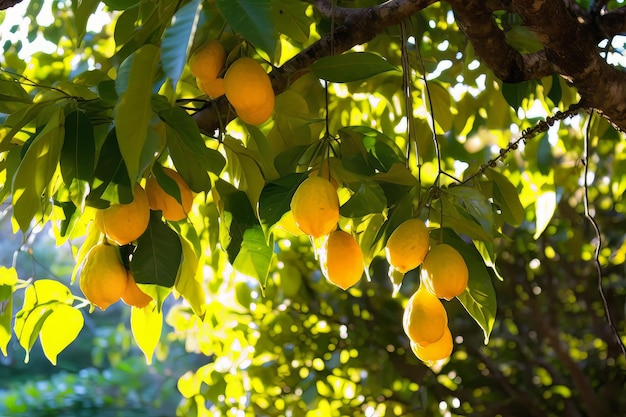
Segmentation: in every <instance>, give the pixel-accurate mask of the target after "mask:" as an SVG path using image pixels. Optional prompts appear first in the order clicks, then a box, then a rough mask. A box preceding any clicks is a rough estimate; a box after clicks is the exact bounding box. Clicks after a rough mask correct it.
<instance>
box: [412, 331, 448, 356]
mask: <svg viewBox="0 0 626 417" xmlns="http://www.w3.org/2000/svg"><path fill="white" fill-rule="evenodd" d="M411 350H413V353H415V356H417V357H418V358H419V359H420V360H422V361H424V362H426V363H429V362H435V361H439V360H442V359H445V358H447V357H449V356H450V355H451V354H452V334H451V333H450V329H449V328H448V327H447V326H446V329H445V331H444V333H443V336H442V337H441V339H439V340H437V341H436V342H434V343H431V344H430V345H428V346H422V345H419V344H417V343H414V342H411Z"/></svg>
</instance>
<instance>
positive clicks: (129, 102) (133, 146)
mask: <svg viewBox="0 0 626 417" xmlns="http://www.w3.org/2000/svg"><path fill="white" fill-rule="evenodd" d="M129 59H132V62H131V65H130V74H129V76H128V88H127V89H126V91H125V92H124V94H123V95H122V98H121V100H120V104H119V106H118V108H117V109H116V112H115V130H116V133H117V142H118V144H119V148H120V152H121V153H122V157H123V158H124V162H125V163H126V169H127V171H128V177H129V178H130V180H131V182H132V183H134V182H135V181H136V180H137V179H138V178H139V176H140V175H141V172H140V160H141V155H142V151H143V148H144V144H145V143H146V139H147V137H148V126H149V125H150V119H151V118H152V107H151V98H152V87H153V85H154V79H155V75H156V71H157V68H158V63H159V48H157V47H156V46H154V45H144V46H142V47H141V48H139V49H138V50H137V52H135V54H134V55H133V56H132V57H131V58H129Z"/></svg>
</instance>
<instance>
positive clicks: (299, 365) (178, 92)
mask: <svg viewBox="0 0 626 417" xmlns="http://www.w3.org/2000/svg"><path fill="white" fill-rule="evenodd" d="M533 3H537V4H539V6H540V7H539V6H538V8H537V7H531V5H532V4H533ZM586 3H587V2H585V1H584V0H581V1H577V2H571V1H553V2H548V1H540V2H530V1H524V0H513V1H510V2H499V1H494V2H482V1H462V0H458V1H456V0H454V1H449V2H446V3H444V2H439V1H433V0H430V1H427V0H422V1H409V0H391V1H388V2H385V3H381V4H378V2H376V1H373V0H352V1H336V2H330V1H325V0H314V1H300V0H204V1H201V0H184V1H182V0H181V1H152V0H133V1H120V0H104V1H99V0H82V1H78V0H73V1H69V0H68V1H50V2H46V1H38V0H31V1H29V2H28V1H27V2H24V3H23V4H20V5H19V6H16V7H14V8H12V9H8V10H7V11H6V12H3V13H2V14H0V21H1V22H2V23H1V26H0V30H1V32H0V33H2V36H3V39H2V42H1V44H2V47H3V49H4V55H3V57H2V58H0V65H1V70H0V120H1V121H2V126H1V127H0V201H2V202H3V204H4V206H5V207H6V208H7V210H6V211H5V212H6V213H7V215H10V216H11V217H12V221H13V229H14V232H15V233H22V234H23V235H24V236H25V239H24V245H23V246H22V248H21V249H24V248H27V247H28V245H29V243H28V239H26V237H27V236H29V235H30V234H32V233H36V232H37V231H39V230H41V229H42V228H43V227H44V226H46V225H49V227H51V230H52V233H53V234H54V237H55V239H56V242H57V244H58V245H67V246H69V247H70V248H71V250H72V252H73V254H74V255H75V260H76V268H75V269H74V272H73V274H72V281H74V282H73V283H72V284H70V285H66V283H62V282H59V281H57V280H54V279H50V277H40V276H34V277H24V276H18V275H17V273H16V270H15V268H14V267H15V265H12V266H9V265H7V266H6V267H2V269H0V349H2V352H3V354H5V355H6V354H7V346H8V345H9V343H10V341H11V340H17V341H19V344H20V345H21V346H22V347H23V348H24V350H25V351H26V360H28V352H29V351H30V350H31V349H32V348H33V346H35V343H36V342H37V340H40V343H41V346H42V348H43V351H44V352H45V354H46V356H47V357H48V358H49V359H50V361H51V362H55V361H57V356H59V359H58V360H62V358H63V353H62V352H63V350H64V348H65V347H67V346H68V344H70V343H71V342H72V340H74V338H76V336H77V334H78V333H79V332H80V330H81V328H82V327H83V325H84V315H88V314H94V315H95V314H98V312H94V311H93V306H91V304H90V303H89V301H88V300H86V299H85V298H83V296H82V294H80V293H79V291H78V288H77V287H78V286H77V282H76V279H77V276H79V274H80V272H81V271H80V265H81V263H82V262H83V260H84V259H85V256H86V254H87V253H88V251H89V249H91V248H92V247H94V246H95V245H97V244H99V243H101V242H102V241H103V240H104V236H103V234H102V233H101V231H100V230H99V229H98V228H97V227H95V221H94V219H95V217H96V213H98V212H99V210H103V209H106V208H107V207H109V206H111V205H117V204H128V203H130V202H131V201H133V199H134V191H133V190H134V189H135V185H136V183H142V184H145V182H146V180H148V178H150V181H153V182H154V181H155V182H156V183H158V186H160V187H161V188H162V190H163V191H164V192H165V193H167V194H169V196H171V197H172V198H173V199H175V200H176V202H178V203H184V204H183V206H185V205H186V204H187V203H186V201H185V200H186V198H187V196H188V194H187V192H185V193H183V189H182V188H181V186H180V183H179V181H178V179H177V180H176V181H175V180H174V179H173V177H172V176H171V175H170V170H171V169H175V170H176V171H177V172H178V173H179V174H180V177H182V179H183V181H184V183H185V184H187V185H188V187H189V188H190V189H191V190H192V191H193V193H194V200H193V205H192V208H191V210H187V209H185V210H184V211H185V213H184V214H186V216H183V218H182V219H180V220H166V219H164V218H163V213H162V212H161V211H160V210H156V209H154V207H152V210H151V211H150V213H149V221H148V224H147V226H146V228H145V232H143V234H141V236H140V237H139V238H138V239H136V240H134V241H133V242H131V243H129V244H127V245H123V246H121V247H119V249H118V248H117V246H116V250H118V251H119V253H120V256H121V258H122V261H123V263H124V264H125V267H126V268H127V269H128V270H129V271H131V272H132V275H133V277H134V279H135V281H136V282H137V284H138V285H139V287H140V289H141V290H142V291H144V292H146V293H147V294H149V295H150V297H151V298H152V299H153V301H152V302H151V303H150V304H148V306H146V307H143V308H136V307H132V308H131V307H129V306H124V308H128V309H131V313H130V327H131V329H132V331H133V335H134V338H135V340H136V342H137V345H138V346H139V347H140V348H141V350H142V351H143V352H144V353H145V356H146V360H147V361H148V362H151V361H152V358H153V355H154V351H155V349H157V346H159V345H165V346H166V345H167V343H168V340H172V339H175V338H182V339H185V340H186V346H187V348H188V349H189V350H190V351H194V352H199V353H202V354H204V355H206V358H207V361H206V364H205V365H203V366H202V367H200V368H199V369H191V370H188V371H186V372H185V373H184V374H181V375H178V377H179V378H180V379H179V380H178V389H179V390H180V393H181V394H182V397H183V400H182V401H181V404H180V407H179V410H178V412H179V414H180V415H190V416H195V415H198V416H203V415H209V413H210V412H213V413H214V414H215V415H292V416H309V415H311V416H312V415H368V416H370V415H435V414H437V413H440V414H441V415H444V414H445V413H450V414H447V415H525V416H526V415H536V416H544V415H563V414H568V415H589V416H603V415H609V414H619V412H620V411H621V412H623V411H625V410H626V402H625V401H626V399H624V398H623V396H620V395H617V394H619V393H621V390H623V386H624V381H625V375H626V373H625V367H626V361H625V357H624V353H623V341H622V340H621V339H620V336H619V335H620V332H621V334H624V326H625V320H624V309H623V308H622V306H623V305H624V302H625V299H626V290H625V289H624V273H623V272H624V271H623V263H624V260H625V258H626V241H625V239H624V233H623V231H624V230H625V229H624V215H625V214H626V206H625V204H624V203H625V202H624V198H623V195H624V191H626V153H625V152H624V148H625V146H626V137H625V136H624V135H623V133H622V130H623V129H624V128H625V127H626V116H625V113H626V110H625V109H624V108H623V107H624V106H623V102H624V100H622V101H621V103H622V105H619V104H617V103H619V102H620V101H619V100H620V99H623V98H624V97H626V94H623V95H622V90H623V89H624V88H626V87H624V86H626V82H623V83H621V84H620V82H621V81H623V77H624V75H623V70H624V66H626V65H625V62H626V61H624V60H625V59H626V58H625V57H624V56H623V55H622V51H623V47H624V45H623V40H622V39H623V38H620V37H619V36H618V37H616V38H615V39H613V37H614V35H619V34H621V33H622V32H624V29H623V28H622V26H626V25H624V23H623V22H622V26H620V25H619V24H618V23H619V22H617V17H619V16H621V15H623V13H621V11H623V9H622V3H623V1H621V0H619V1H611V2H591V3H592V4H591V5H589V4H586ZM597 3H601V7H600V8H599V9H598V4H597ZM607 5H608V6H607ZM564 11H565V12H564ZM600 11H603V12H602V13H600ZM566 12H567V13H566ZM549 13H553V14H552V15H548V14H549ZM568 13H569V14H568ZM19 15H22V16H23V17H24V19H23V20H22V23H15V22H17V21H16V20H15V18H16V16H19ZM554 16H556V18H558V21H557V24H552V25H546V24H545V19H548V18H551V17H554ZM577 18H578V19H577ZM594 19H595V20H594ZM577 21H578V23H576V22H577ZM590 22H595V23H593V25H592V24H591V23H590ZM561 25H562V26H561ZM594 25H595V26H594ZM555 27H556V28H557V29H558V28H560V30H561V32H563V31H564V30H563V29H562V28H563V27H565V28H568V29H571V31H570V32H567V31H565V32H566V33H567V34H568V35H569V36H572V37H573V40H571V39H570V44H576V45H578V46H579V48H578V49H577V50H576V53H580V56H581V57H582V58H580V61H581V62H580V63H576V65H575V63H573V62H570V61H571V57H572V56H573V55H572V54H573V53H574V52H575V51H573V49H572V48H571V45H568V44H567V42H565V41H564V39H563V36H564V35H562V33H560V32H559V33H556V32H555V29H554V28H555ZM481 29H482V30H483V32H481V31H480V30H481ZM480 33H483V34H484V36H483V37H482V38H481V35H480ZM5 34H6V35H5ZM5 36H6V37H5ZM580 39H582V40H584V42H583V41H582V40H580ZM607 39H609V40H608V41H607ZM215 40H218V41H219V42H220V43H221V44H222V45H223V47H224V49H225V51H226V59H225V66H224V68H221V69H220V70H219V73H218V75H217V77H218V78H223V77H224V76H225V73H226V71H227V69H228V68H230V67H231V66H232V65H233V64H234V63H235V62H238V60H240V59H241V58H242V57H246V59H254V60H255V61H257V62H259V63H261V65H262V68H263V70H264V71H265V72H267V73H268V74H269V79H270V81H271V85H272V88H273V91H274V93H275V98H272V100H271V102H272V103H274V107H273V113H272V115H271V117H270V118H269V119H267V120H264V121H262V122H260V123H256V124H248V123H245V122H244V121H242V119H245V120H247V121H250V120H255V121H258V120H257V119H256V118H253V119H248V118H246V117H243V114H242V118H239V117H238V112H240V111H241V109H239V108H236V107H233V105H232V104H231V103H230V102H229V98H228V97H227V96H220V97H218V98H216V99H211V98H209V97H208V96H207V95H206V94H205V93H204V91H203V90H202V85H201V83H198V82H197V80H196V79H195V77H194V76H193V74H192V73H191V71H190V68H189V64H188V62H189V59H190V57H191V56H192V55H193V54H194V52H196V51H197V50H198V49H199V48H201V47H202V45H204V44H205V43H206V42H207V41H215ZM579 40H580V42H579V43H577V42H578V41H579ZM620 42H621V43H620ZM580 51H582V52H580ZM568 57H569V58H570V61H568ZM239 62H241V61H239ZM609 67H610V68H609ZM581 74H586V75H587V78H585V77H583V76H582V75H581ZM589 74H591V75H589ZM260 77H261V78H263V77H264V75H263V74H261V75H260ZM594 77H595V78H594ZM248 81H249V80H248ZM233 83H234V84H233ZM229 85H235V86H237V85H239V84H237V83H235V82H234V81H233V82H232V83H231V82H230V81H229ZM242 85H243V84H242ZM268 85H269V84H268ZM266 89H269V87H267V88H266ZM227 95H228V92H227ZM270 95H271V94H270ZM251 97H252V98H254V97H256V96H254V95H251ZM251 97H246V96H245V95H243V96H242V99H243V100H244V101H246V100H245V99H249V98H251ZM231 100H232V99H231ZM274 100H275V101H274ZM263 101H264V103H266V102H267V101H265V100H263ZM261 104H263V103H261ZM318 175H320V176H322V177H324V178H326V179H328V180H330V182H331V183H332V184H334V185H336V191H337V198H338V201H339V204H340V207H339V220H338V228H339V229H341V230H343V231H345V232H347V233H349V234H350V235H352V236H353V237H354V238H355V239H356V242H357V243H358V246H359V248H360V250H361V252H362V255H363V264H364V265H363V266H364V275H363V277H362V278H361V280H360V281H359V282H358V283H357V284H356V285H354V286H352V287H351V288H349V289H347V290H346V291H343V290H342V289H339V288H337V287H336V286H333V285H332V284H330V283H329V282H327V280H325V279H324V275H323V272H322V271H320V267H319V260H320V259H319V258H320V256H322V257H323V255H324V254H323V253H322V252H323V250H324V247H325V246H324V242H323V239H324V238H323V237H322V238H321V239H317V238H316V239H312V238H309V237H308V236H307V235H305V234H303V233H302V232H301V231H299V230H298V229H297V226H295V224H294V220H293V215H292V213H291V209H292V206H291V201H292V197H293V196H294V194H295V193H296V190H297V189H298V187H299V186H300V184H302V183H303V182H305V181H307V179H309V178H310V177H311V176H313V177H315V176H318ZM331 191H332V190H331ZM166 217H167V216H166ZM411 218H420V219H422V220H423V221H425V222H426V224H427V226H428V228H429V234H430V244H431V247H432V246H433V245H435V244H438V243H446V244H448V245H450V246H451V247H452V248H454V249H456V251H458V252H459V253H460V255H461V256H462V258H463V260H464V261H465V263H466V265H467V269H468V271H469V281H468V286H467V289H466V290H465V291H463V292H462V294H461V295H459V296H457V297H455V298H453V299H452V300H451V301H449V302H448V301H445V302H444V304H445V307H446V311H447V315H448V326H449V328H450V331H451V335H452V339H453V341H454V349H453V352H452V356H451V357H450V358H448V359H445V360H443V361H437V362H434V363H430V365H431V366H430V367H428V366H426V365H425V364H423V363H422V362H420V361H419V360H418V359H417V358H416V357H415V355H414V354H413V347H412V346H411V344H410V342H409V340H408V338H407V337H406V334H405V333H404V331H403V323H402V316H403V309H404V308H405V307H406V305H407V302H408V300H409V298H410V297H411V295H412V294H413V293H415V292H416V290H417V288H418V286H419V280H420V279H419V270H418V269H414V270H412V271H408V272H406V274H405V273H404V271H403V272H401V273H399V272H398V271H397V270H394V269H393V268H391V269H389V265H388V263H387V262H386V260H385V245H386V243H387V239H388V238H389V236H390V235H391V234H392V232H393V231H394V230H395V229H396V228H397V227H398V226H399V225H400V224H402V223H403V222H405V221H406V220H408V219H411ZM177 219H178V217H177ZM357 258H358V257H357ZM333 262H336V259H334V260H333ZM597 287H599V291H597ZM173 299H176V300H177V301H173ZM17 300H20V301H21V303H18V302H17ZM90 306H91V311H89V312H88V311H86V310H88V307H90ZM608 313H611V314H612V315H611V316H610V317H609V316H608ZM164 322H165V323H167V324H168V325H169V326H171V327H172V328H173V329H174V331H173V332H172V333H171V334H169V335H163V334H162V330H163V324H164ZM622 339H623V337H622ZM237 410H239V411H240V413H238V411H237ZM520 410H523V411H520ZM315 413H317V414H315Z"/></svg>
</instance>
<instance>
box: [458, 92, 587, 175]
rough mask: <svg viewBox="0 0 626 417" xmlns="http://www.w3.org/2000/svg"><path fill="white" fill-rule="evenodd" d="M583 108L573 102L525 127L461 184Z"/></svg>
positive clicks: (481, 173) (482, 172) (495, 164)
mask: <svg viewBox="0 0 626 417" xmlns="http://www.w3.org/2000/svg"><path fill="white" fill-rule="evenodd" d="M582 108H584V106H583V105H582V104H580V103H576V104H572V105H571V106H570V107H569V108H568V109H567V110H566V111H564V112H562V111H560V110H559V111H557V112H556V113H554V115H553V116H549V117H547V118H546V119H545V120H540V121H539V122H537V124H536V125H535V126H533V127H530V128H528V129H525V130H524V131H523V132H522V134H521V136H520V137H519V138H517V139H515V140H513V141H511V142H509V144H508V145H507V146H506V147H505V148H501V149H500V152H499V153H498V155H497V156H496V157H495V158H492V159H490V160H489V161H487V162H485V163H484V164H482V165H481V166H480V168H479V169H478V171H476V172H475V173H474V174H472V175H470V176H469V177H467V178H466V179H464V180H463V181H462V182H461V184H467V183H468V182H469V181H471V180H472V179H474V178H476V177H477V176H479V175H483V174H484V173H485V171H487V168H494V167H495V166H497V163H498V161H500V160H502V159H504V158H505V157H506V156H507V155H508V154H509V152H511V151H514V150H517V148H518V147H519V144H520V143H521V142H524V143H526V141H528V140H529V139H532V138H534V137H535V136H537V135H538V134H540V133H544V132H547V131H548V129H550V127H551V126H552V125H554V123H555V122H557V121H561V120H565V119H568V118H570V117H573V116H575V115H576V114H578V111H579V110H580V109H582Z"/></svg>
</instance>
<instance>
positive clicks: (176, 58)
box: [161, 0, 202, 89]
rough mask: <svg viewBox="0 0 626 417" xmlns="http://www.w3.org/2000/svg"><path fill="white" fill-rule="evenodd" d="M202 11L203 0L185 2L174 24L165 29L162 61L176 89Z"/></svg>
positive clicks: (162, 43)
mask: <svg viewBox="0 0 626 417" xmlns="http://www.w3.org/2000/svg"><path fill="white" fill-rule="evenodd" d="M201 11H202V2H201V1H200V0H193V1H191V2H189V3H187V4H185V5H184V6H183V7H181V8H180V9H179V10H178V11H177V12H176V14H175V15H174V19H173V23H172V25H171V26H170V27H169V28H167V29H165V33H164V34H163V41H162V42H161V62H162V65H163V71H165V75H166V76H167V77H168V78H169V79H170V80H172V86H173V88H174V89H176V85H177V84H178V80H179V79H180V75H181V74H182V73H183V69H184V68H185V63H186V62H187V55H188V54H189V49H190V48H191V44H192V43H193V35H194V33H195V32H196V28H197V26H198V21H199V18H200V13H201Z"/></svg>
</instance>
